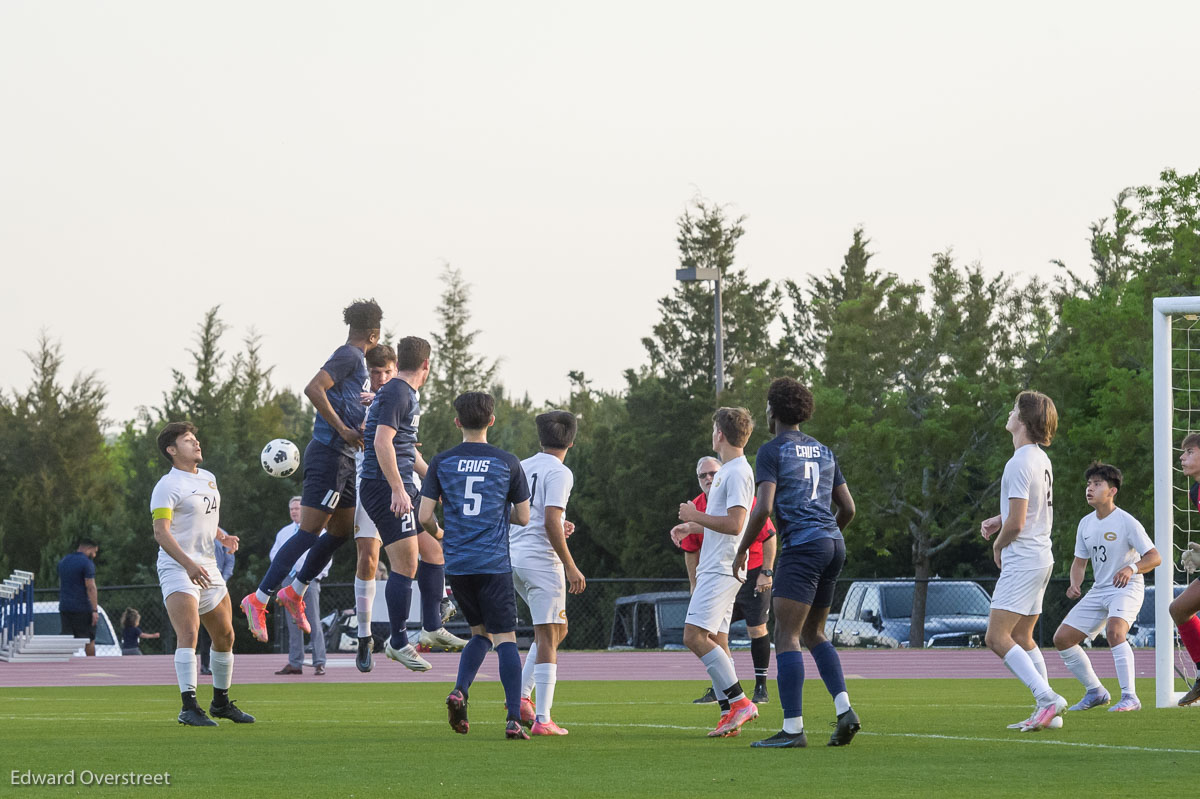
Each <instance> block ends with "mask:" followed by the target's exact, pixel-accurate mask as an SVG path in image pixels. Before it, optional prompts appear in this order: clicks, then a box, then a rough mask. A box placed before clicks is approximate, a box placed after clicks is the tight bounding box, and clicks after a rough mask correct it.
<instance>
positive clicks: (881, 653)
mask: <svg viewBox="0 0 1200 799" xmlns="http://www.w3.org/2000/svg"><path fill="white" fill-rule="evenodd" d="M840 654H841V657H842V669H843V671H844V672H845V674H846V677H847V678H849V679H934V678H937V679H965V678H1007V677H1011V675H1010V674H1009V672H1008V670H1007V669H1006V668H1004V664H1003V663H1002V662H1001V661H1000V659H999V658H997V657H996V656H995V655H993V654H992V653H991V652H989V651H987V650H986V649H952V650H945V649H944V650H919V649H918V650H912V649H844V650H841V652H840ZM1044 654H1045V658H1046V666H1047V668H1048V670H1049V672H1050V676H1051V677H1070V676H1071V675H1070V673H1069V672H1068V671H1067V669H1066V667H1065V666H1063V664H1062V660H1061V659H1060V658H1059V657H1058V654H1057V653H1056V652H1055V651H1054V650H1052V649H1049V650H1044ZM1089 654H1090V656H1091V659H1092V665H1093V666H1094V667H1095V669H1096V673H1097V674H1098V675H1099V676H1100V677H1105V678H1111V677H1115V676H1116V673H1115V671H1114V668H1113V661H1112V656H1111V655H1110V654H1109V651H1108V650H1107V649H1097V650H1095V651H1092V652H1090V653H1089ZM425 658H426V659H427V660H428V661H429V662H430V663H432V664H433V669H432V670H430V671H427V672H424V673H422V674H418V673H415V672H411V671H408V670H407V669H405V668H404V667H402V666H401V665H400V664H398V663H393V662H392V661H390V660H388V659H387V658H386V657H384V656H383V654H382V653H380V654H377V655H375V669H374V671H372V672H371V673H370V674H360V673H359V671H358V670H357V669H355V668H354V658H353V656H352V655H342V654H338V655H333V656H331V657H330V658H329V661H328V663H327V664H326V669H327V673H326V674H325V675H324V676H321V677H318V676H316V675H314V674H313V670H312V667H311V666H308V665H306V666H305V667H304V674H302V675H295V676H281V675H276V674H275V671H276V670H278V669H279V668H282V667H283V665H284V664H285V663H286V662H287V657H286V656H285V655H238V657H237V662H236V664H235V666H234V668H235V679H236V681H237V682H238V683H240V684H243V685H245V684H251V683H298V682H339V683H350V682H375V683H380V682H383V683H386V682H452V681H453V680H454V675H455V673H456V671H457V669H458V655H457V654H454V653H429V654H426V655H425ZM734 658H735V660H736V662H737V667H738V673H739V674H741V675H744V676H747V677H748V676H750V675H752V674H753V673H754V670H753V666H752V664H751V660H750V653H749V652H744V651H743V652H735V653H734ZM558 664H559V678H560V679H561V680H703V679H705V674H704V668H703V666H701V665H700V663H699V661H697V659H696V658H695V656H693V655H692V654H691V653H690V652H560V653H559V655H558ZM805 664H806V666H807V668H808V669H811V671H810V673H812V674H815V673H816V667H815V665H814V664H813V662H812V660H811V658H810V657H809V656H808V654H807V653H805ZM1136 665H1137V676H1138V677H1153V676H1154V653H1153V651H1152V650H1139V651H1138V653H1137V660H1136ZM770 676H771V677H772V678H774V676H775V664H774V658H772V663H771V672H770ZM478 679H480V680H497V679H499V675H498V674H497V672H496V660H495V658H492V657H488V659H487V660H486V661H484V664H483V668H482V669H480V672H479V677H478ZM211 680H212V678H211V677H201V678H200V682H201V684H205V683H210V682H211ZM174 684H175V666H174V662H173V659H172V657H171V656H170V655H146V656H142V657H98V658H82V657H80V658H72V659H71V660H70V661H68V662H66V663H4V662H0V688H25V687H30V686H54V687H56V686H70V685H79V686H97V685H174Z"/></svg>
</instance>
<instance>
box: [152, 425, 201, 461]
mask: <svg viewBox="0 0 1200 799" xmlns="http://www.w3.org/2000/svg"><path fill="white" fill-rule="evenodd" d="M188 433H191V434H192V435H196V425H194V424H192V423H191V422H168V423H167V426H166V427H164V428H163V429H162V432H160V433H159V434H158V451H159V452H161V453H162V456H163V457H164V458H166V459H167V463H169V464H171V465H172V466H174V465H175V461H174V459H172V458H171V456H170V454H169V453H168V452H167V447H173V446H175V442H176V441H177V440H178V439H179V437H180V436H182V435H186V434H188Z"/></svg>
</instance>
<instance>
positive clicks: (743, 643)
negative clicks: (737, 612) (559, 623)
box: [608, 591, 750, 649]
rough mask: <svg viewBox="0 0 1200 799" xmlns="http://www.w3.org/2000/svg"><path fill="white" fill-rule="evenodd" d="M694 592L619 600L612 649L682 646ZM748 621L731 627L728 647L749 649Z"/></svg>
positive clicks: (630, 597)
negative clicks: (684, 622) (684, 628)
mask: <svg viewBox="0 0 1200 799" xmlns="http://www.w3.org/2000/svg"><path fill="white" fill-rule="evenodd" d="M690 599H691V595H690V594H688V592H687V591H659V592H656V593H649V594H632V595H630V596H623V597H620V598H619V599H617V601H616V605H615V607H614V609H613V624H612V633H611V635H609V641H608V648H609V649H683V648H684V646H683V621H684V619H685V618H686V617H687V608H688V602H689V600H690ZM749 646H750V635H749V633H748V632H747V631H746V622H745V621H735V622H734V623H733V624H731V625H730V626H729V648H730V649H747V648H749Z"/></svg>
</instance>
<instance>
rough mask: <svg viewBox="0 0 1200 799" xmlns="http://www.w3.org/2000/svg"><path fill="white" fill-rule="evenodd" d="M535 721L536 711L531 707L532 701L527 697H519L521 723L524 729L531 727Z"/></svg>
mask: <svg viewBox="0 0 1200 799" xmlns="http://www.w3.org/2000/svg"><path fill="white" fill-rule="evenodd" d="M535 721H537V711H536V709H535V708H534V706H533V700H531V699H530V698H529V697H527V696H523V697H521V723H522V724H524V725H525V726H526V727H532V726H533V723H534V722H535Z"/></svg>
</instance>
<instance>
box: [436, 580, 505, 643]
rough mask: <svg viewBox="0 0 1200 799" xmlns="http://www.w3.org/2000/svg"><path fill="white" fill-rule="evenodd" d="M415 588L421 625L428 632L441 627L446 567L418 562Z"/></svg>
mask: <svg viewBox="0 0 1200 799" xmlns="http://www.w3.org/2000/svg"><path fill="white" fill-rule="evenodd" d="M417 588H418V589H419V590H420V592H421V626H422V627H423V628H424V629H426V630H428V631H429V632H434V631H435V630H440V629H442V597H444V596H445V595H446V567H445V566H443V565H442V564H440V563H438V564H433V563H426V562H425V561H421V562H420V563H418V564H417ZM497 651H499V650H497Z"/></svg>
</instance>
